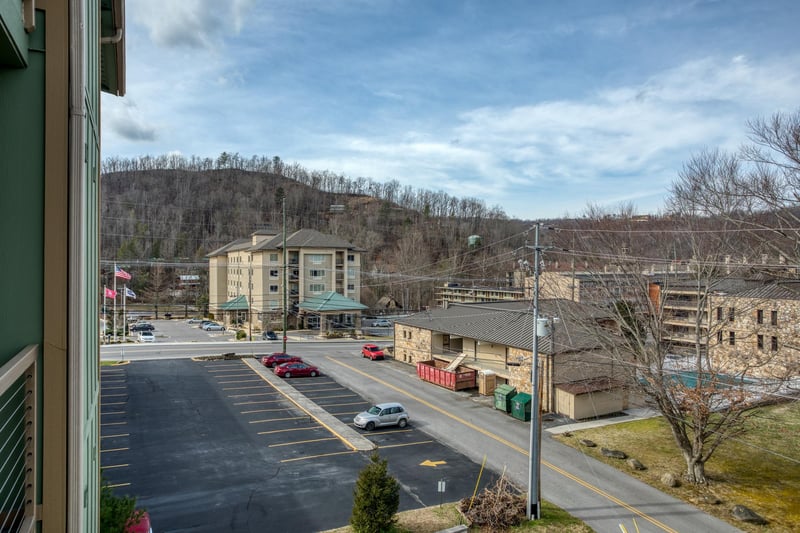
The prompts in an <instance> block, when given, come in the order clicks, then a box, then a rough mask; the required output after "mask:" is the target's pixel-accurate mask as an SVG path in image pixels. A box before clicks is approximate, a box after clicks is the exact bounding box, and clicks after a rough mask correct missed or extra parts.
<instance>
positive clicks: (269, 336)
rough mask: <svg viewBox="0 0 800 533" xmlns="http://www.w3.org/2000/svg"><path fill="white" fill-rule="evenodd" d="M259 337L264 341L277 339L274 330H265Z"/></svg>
mask: <svg viewBox="0 0 800 533" xmlns="http://www.w3.org/2000/svg"><path fill="white" fill-rule="evenodd" d="M261 339H262V340H265V341H276V340H278V336H277V335H276V334H275V332H274V331H265V332H264V333H262V334H261Z"/></svg>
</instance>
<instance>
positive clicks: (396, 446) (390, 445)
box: [378, 440, 434, 450]
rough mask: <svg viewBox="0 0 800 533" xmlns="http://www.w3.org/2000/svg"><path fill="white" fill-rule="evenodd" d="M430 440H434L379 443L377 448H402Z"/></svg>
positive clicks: (426, 442)
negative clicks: (384, 444)
mask: <svg viewBox="0 0 800 533" xmlns="http://www.w3.org/2000/svg"><path fill="white" fill-rule="evenodd" d="M432 442H434V441H432V440H421V441H419V442H407V443H405V444H387V445H386V446H381V445H380V444H379V445H378V448H380V449H382V450H384V449H386V448H402V447H404V446H417V445H419V444H430V443H432Z"/></svg>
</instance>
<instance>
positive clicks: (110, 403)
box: [100, 402, 128, 407]
mask: <svg viewBox="0 0 800 533" xmlns="http://www.w3.org/2000/svg"><path fill="white" fill-rule="evenodd" d="M126 403H128V402H100V406H101V407H102V406H104V405H106V406H108V405H125V404H126Z"/></svg>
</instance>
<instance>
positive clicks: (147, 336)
mask: <svg viewBox="0 0 800 533" xmlns="http://www.w3.org/2000/svg"><path fill="white" fill-rule="evenodd" d="M139 342H156V336H155V335H154V334H153V332H152V331H142V332H140V333H139Z"/></svg>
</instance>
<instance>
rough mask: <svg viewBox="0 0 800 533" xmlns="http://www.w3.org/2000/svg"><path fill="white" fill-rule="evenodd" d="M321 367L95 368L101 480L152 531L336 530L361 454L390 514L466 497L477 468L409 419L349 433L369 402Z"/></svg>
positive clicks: (228, 363) (251, 362)
mask: <svg viewBox="0 0 800 533" xmlns="http://www.w3.org/2000/svg"><path fill="white" fill-rule="evenodd" d="M322 370H323V375H321V376H317V377H314V378H291V379H287V380H282V379H280V378H277V377H275V376H274V375H272V373H271V371H270V370H269V369H266V368H264V367H263V366H262V365H260V364H259V363H258V362H257V361H256V360H255V359H245V360H217V361H192V360H163V361H139V362H135V363H132V364H129V365H122V366H114V367H103V370H102V379H101V424H102V425H101V434H102V435H101V463H102V469H103V474H104V476H105V477H106V479H107V480H108V481H109V483H110V484H112V486H114V487H116V489H115V490H116V491H117V492H118V493H120V494H131V495H135V496H137V497H138V501H139V504H140V506H143V507H146V508H147V509H148V510H149V511H150V514H151V516H152V519H153V523H154V527H155V528H156V530H184V529H189V528H191V529H192V530H193V531H264V530H265V529H264V528H265V527H266V525H267V524H268V525H269V529H270V530H271V531H320V530H324V529H329V528H334V527H338V526H342V525H345V524H346V523H347V522H348V520H349V516H350V510H351V508H352V492H353V487H354V484H355V480H356V478H357V476H358V473H359V472H360V471H361V469H363V468H364V466H365V465H366V464H367V463H368V461H369V455H370V453H372V452H371V451H370V449H372V448H375V449H376V450H377V451H378V452H379V454H380V456H381V457H382V458H384V459H387V460H388V464H389V469H390V472H391V473H392V474H393V475H394V476H395V477H396V478H397V479H398V481H399V482H400V484H401V487H402V490H401V498H400V508H401V510H405V509H412V508H418V507H422V506H428V505H435V504H438V503H439V502H440V501H442V500H443V501H453V500H456V499H459V498H462V497H465V496H468V495H471V494H472V492H473V491H474V490H475V486H476V482H477V481H478V475H479V472H480V465H477V464H475V463H474V462H472V461H470V460H469V459H467V458H466V457H464V456H463V455H461V454H459V453H456V452H453V451H452V450H450V449H448V448H447V447H446V446H444V445H442V444H440V443H438V442H437V441H436V440H434V439H433V438H431V437H430V436H429V435H428V434H427V433H425V432H424V431H422V430H420V429H419V428H415V427H414V413H413V412H412V413H410V414H411V424H410V425H409V426H408V427H406V428H402V429H401V428H397V427H392V428H381V429H376V430H373V431H371V432H367V431H363V430H358V429H356V428H354V426H353V424H352V420H353V417H354V416H355V415H356V414H357V413H358V412H360V411H363V410H365V409H366V408H368V407H369V406H370V403H369V402H367V401H366V400H365V399H364V398H362V397H361V396H359V395H358V394H356V393H354V392H353V391H352V390H350V389H348V388H346V387H343V386H341V385H340V384H338V383H337V382H336V381H334V380H333V379H331V378H330V377H329V376H326V375H325V374H324V368H322ZM492 476H493V474H490V473H488V472H486V473H484V475H483V477H482V478H481V485H485V484H486V483H488V482H490V481H491V480H492ZM439 481H445V482H446V485H445V487H446V489H445V490H446V492H445V493H444V494H442V493H439V492H438V488H439ZM277 524H279V525H277Z"/></svg>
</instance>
